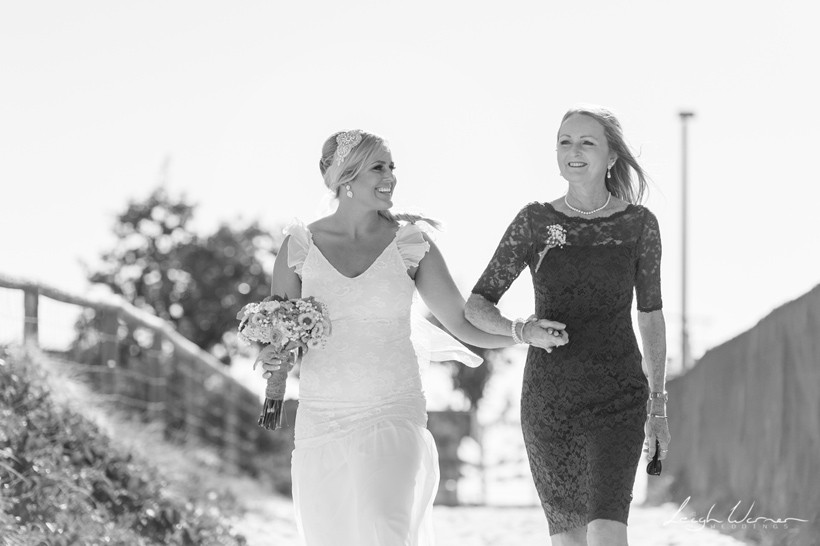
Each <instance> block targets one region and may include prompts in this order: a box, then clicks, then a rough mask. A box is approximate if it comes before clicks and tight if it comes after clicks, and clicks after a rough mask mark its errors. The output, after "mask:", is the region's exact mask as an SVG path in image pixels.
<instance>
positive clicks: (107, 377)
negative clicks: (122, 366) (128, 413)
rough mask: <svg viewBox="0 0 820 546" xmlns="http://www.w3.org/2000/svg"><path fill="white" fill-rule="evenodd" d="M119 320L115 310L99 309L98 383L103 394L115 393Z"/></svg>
mask: <svg viewBox="0 0 820 546" xmlns="http://www.w3.org/2000/svg"><path fill="white" fill-rule="evenodd" d="M117 330H119V321H118V320H117V313H116V311H100V338H101V339H100V341H101V343H100V360H101V364H102V367H103V369H102V371H101V372H100V376H101V377H100V384H101V386H102V390H103V394H116V393H115V378H114V374H115V373H116V368H117V357H118V355H117V353H118V352H119V338H118V335H117Z"/></svg>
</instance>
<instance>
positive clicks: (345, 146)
mask: <svg viewBox="0 0 820 546" xmlns="http://www.w3.org/2000/svg"><path fill="white" fill-rule="evenodd" d="M361 141H362V132H361V131H360V130H359V129H355V130H353V131H346V132H344V133H339V134H338V135H336V153H335V154H334V155H333V157H334V158H335V159H336V165H341V164H342V162H343V161H344V160H345V157H346V156H347V154H349V153H350V150H352V149H353V148H355V147H356V146H358V144H359V143H360V142H361Z"/></svg>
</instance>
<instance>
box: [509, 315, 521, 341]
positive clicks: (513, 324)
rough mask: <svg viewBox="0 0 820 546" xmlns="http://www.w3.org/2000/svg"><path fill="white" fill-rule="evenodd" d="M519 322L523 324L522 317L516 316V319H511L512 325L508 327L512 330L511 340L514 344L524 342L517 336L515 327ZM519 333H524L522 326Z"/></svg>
mask: <svg viewBox="0 0 820 546" xmlns="http://www.w3.org/2000/svg"><path fill="white" fill-rule="evenodd" d="M519 324H524V319H522V318H517V319H515V320H514V321H512V326H511V327H510V330H511V331H512V338H513V341H514V342H515V343H516V344H518V343H524V340H523V339H521V338H520V337H519V336H518V332H517V331H516V328H517V327H518V325H519ZM521 335H524V329H523V328H522V329H521Z"/></svg>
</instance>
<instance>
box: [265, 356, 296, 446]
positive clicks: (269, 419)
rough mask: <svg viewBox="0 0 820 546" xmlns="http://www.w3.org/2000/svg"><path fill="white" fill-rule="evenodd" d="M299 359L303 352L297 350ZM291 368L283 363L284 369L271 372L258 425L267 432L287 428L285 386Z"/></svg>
mask: <svg viewBox="0 0 820 546" xmlns="http://www.w3.org/2000/svg"><path fill="white" fill-rule="evenodd" d="M296 352H297V358H299V356H298V355H299V353H301V350H298V349H297V350H296ZM290 368H291V366H290V364H288V363H283V364H282V367H281V368H279V369H278V370H276V371H275V372H271V375H270V377H269V378H268V383H267V385H266V386H265V405H264V406H262V414H261V415H260V416H259V421H257V424H258V425H259V426H260V427H262V428H264V429H267V430H276V429H280V428H282V427H284V426H285V424H286V423H285V386H286V384H287V380H288V371H289V370H290Z"/></svg>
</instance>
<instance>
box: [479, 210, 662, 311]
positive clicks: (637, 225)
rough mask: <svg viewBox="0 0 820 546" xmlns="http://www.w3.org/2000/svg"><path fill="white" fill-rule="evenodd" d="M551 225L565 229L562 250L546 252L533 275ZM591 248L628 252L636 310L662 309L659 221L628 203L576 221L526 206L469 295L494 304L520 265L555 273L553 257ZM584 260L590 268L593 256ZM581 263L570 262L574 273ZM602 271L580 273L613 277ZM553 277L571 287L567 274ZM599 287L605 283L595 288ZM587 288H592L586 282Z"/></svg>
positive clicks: (590, 295)
mask: <svg viewBox="0 0 820 546" xmlns="http://www.w3.org/2000/svg"><path fill="white" fill-rule="evenodd" d="M553 224H559V225H561V226H563V227H564V228H565V229H566V230H567V240H566V246H565V247H564V248H552V249H550V250H549V251H548V252H547V255H546V257H545V258H544V261H543V263H542V266H541V267H540V268H539V271H538V272H536V271H535V265H536V264H537V262H538V253H539V252H541V251H543V250H544V246H545V244H546V236H547V234H546V231H547V230H546V228H547V226H550V225H553ZM590 247H596V248H600V249H601V250H602V251H607V249H615V248H617V247H623V248H625V249H629V256H631V258H630V259H631V260H632V261H633V264H634V265H633V268H632V271H633V275H632V278H631V280H630V281H629V282H631V283H632V285H633V287H634V290H635V292H636V293H637V303H638V310H640V311H644V312H649V311H655V310H658V309H661V308H662V307H663V302H662V299H661V279H660V261H661V238H660V230H659V229H658V220H657V219H656V218H655V215H654V214H652V212H650V211H649V209H647V208H645V207H642V206H638V205H628V206H627V207H626V208H625V209H624V210H621V211H619V212H616V213H614V214H611V215H609V216H602V217H597V218H581V217H576V216H567V215H566V214H562V213H560V212H558V211H556V210H555V209H554V208H553V207H552V205H550V204H548V203H544V204H542V203H529V204H528V205H527V206H526V207H524V208H523V209H521V211H520V212H519V213H518V214H517V215H516V216H515V218H514V219H513V221H512V223H510V225H509V227H508V228H507V231H506V232H505V233H504V236H503V237H502V238H501V241H500V242H499V244H498V247H497V248H496V251H495V253H494V254H493V257H492V259H491V260H490V263H489V264H488V265H487V268H486V269H485V271H484V273H483V274H482V275H481V278H480V279H479V280H478V283H476V285H475V287H474V288H473V293H474V294H478V295H480V296H483V297H484V298H486V299H487V300H489V301H491V302H493V303H498V300H500V299H501V296H503V295H504V293H505V292H506V291H507V290H508V289H509V288H510V286H511V285H512V283H513V281H515V279H517V278H518V276H519V275H520V274H521V271H523V270H524V268H525V267H527V266H529V267H530V273H532V274H533V277H534V278H535V277H536V276H540V275H542V272H543V271H547V270H550V269H553V270H554V269H555V262H556V259H557V258H558V257H559V256H566V254H567V253H569V254H574V253H576V252H582V251H583V249H585V248H590ZM584 260H587V265H589V266H592V265H593V262H595V261H596V257H594V256H589V257H587V258H584ZM550 264H552V267H550ZM580 264H581V262H576V263H575V265H576V266H579V267H578V268H579V270H582V269H583V267H580ZM545 266H546V267H545ZM593 269H596V270H598V269H599V268H597V267H594V268H593ZM604 269H605V268H604ZM604 269H600V270H599V271H590V270H587V271H584V272H583V273H584V276H589V275H590V274H591V275H593V276H595V275H598V274H601V275H606V274H609V273H612V272H611V271H606V270H604ZM555 274H559V275H560V276H562V277H564V279H563V280H565V281H567V282H566V283H563V284H564V285H565V286H564V287H565V288H568V289H572V287H573V283H572V282H571V281H572V278H571V277H570V276H566V274H567V271H566V270H564V271H561V272H559V271H553V272H552V275H555ZM537 285H538V283H536V290H537V289H538V286H537ZM604 285H605V283H604V284H600V285H598V286H601V287H602V286H604ZM575 286H578V285H577V284H576V285H575ZM589 286H590V287H591V289H592V290H595V286H596V284H595V283H590V285H589ZM582 290H583V288H582ZM630 292H631V291H630ZM587 295H588V296H589V297H590V298H591V299H594V298H595V297H596V295H595V294H593V293H588V294H587ZM630 298H631V295H630ZM604 299H606V297H605V298H604Z"/></svg>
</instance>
